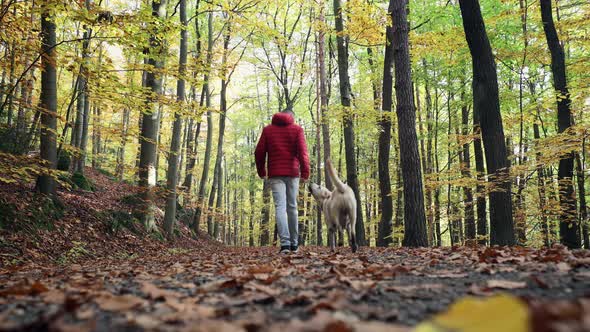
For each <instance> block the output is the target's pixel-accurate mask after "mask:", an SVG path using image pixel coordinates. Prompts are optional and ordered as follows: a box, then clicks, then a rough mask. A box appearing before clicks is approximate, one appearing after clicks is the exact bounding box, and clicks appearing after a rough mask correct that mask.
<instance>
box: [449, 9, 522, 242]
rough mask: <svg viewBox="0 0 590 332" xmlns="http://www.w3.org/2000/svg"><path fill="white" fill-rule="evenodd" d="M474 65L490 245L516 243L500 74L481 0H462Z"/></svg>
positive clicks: (463, 15) (474, 87)
mask: <svg viewBox="0 0 590 332" xmlns="http://www.w3.org/2000/svg"><path fill="white" fill-rule="evenodd" d="M459 5H460V7H461V16H462V17H463V30H464V31H465V37H466V39H467V44H468V45H469V51H470V53H471V58H472V66H473V83H472V88H473V110H474V112H478V114H479V116H480V126H481V133H482V138H483V145H484V148H485V156H486V166H487V171H488V174H489V178H488V181H490V182H493V183H494V182H495V186H497V188H498V189H496V190H494V191H493V192H491V193H490V244H492V245H496V244H497V245H514V244H515V242H516V241H515V237H514V221H513V219H512V200H511V198H510V187H511V183H510V180H509V179H508V173H509V166H510V165H509V163H508V158H507V151H506V142H505V139H504V127H503V125H502V115H501V114H500V99H499V92H498V75H497V73H496V62H495V60H494V55H493V53H492V47H491V45H490V41H489V39H488V35H487V33H486V28H485V24H484V21H483V17H482V15H481V8H480V6H479V1H478V0H459Z"/></svg>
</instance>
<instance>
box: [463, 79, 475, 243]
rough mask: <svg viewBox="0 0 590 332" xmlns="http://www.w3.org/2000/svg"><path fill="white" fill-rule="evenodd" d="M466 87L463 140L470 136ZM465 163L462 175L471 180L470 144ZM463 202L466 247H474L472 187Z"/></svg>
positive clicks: (465, 189)
mask: <svg viewBox="0 0 590 332" xmlns="http://www.w3.org/2000/svg"><path fill="white" fill-rule="evenodd" d="M464 87H465V85H463V88H462V90H461V101H462V102H463V106H462V107H461V120H462V121H461V123H462V126H461V129H462V134H463V138H464V139H465V137H467V135H469V108H468V107H467V104H466V103H465V90H464ZM462 153H463V162H462V163H461V175H462V176H463V177H464V178H466V179H470V178H471V155H470V153H469V143H465V144H463V151H462ZM463 201H464V204H465V205H464V210H465V239H466V242H465V245H468V246H473V245H475V244H476V243H477V242H476V241H475V238H476V228H475V214H474V211H473V191H472V188H471V187H470V186H468V185H467V186H464V187H463Z"/></svg>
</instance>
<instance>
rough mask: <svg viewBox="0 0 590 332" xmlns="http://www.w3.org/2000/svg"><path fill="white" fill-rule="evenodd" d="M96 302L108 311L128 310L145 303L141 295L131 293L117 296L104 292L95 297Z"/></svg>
mask: <svg viewBox="0 0 590 332" xmlns="http://www.w3.org/2000/svg"><path fill="white" fill-rule="evenodd" d="M94 301H95V302H96V304H98V306H99V307H100V308H101V309H102V310H106V311H126V310H130V309H134V308H137V307H140V306H142V305H143V304H144V303H145V300H143V299H142V298H140V297H137V296H135V295H131V294H125V295H121V296H116V295H112V294H103V295H101V296H99V297H97V298H95V299H94Z"/></svg>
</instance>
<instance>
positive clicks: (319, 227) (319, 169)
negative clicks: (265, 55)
mask: <svg viewBox="0 0 590 332" xmlns="http://www.w3.org/2000/svg"><path fill="white" fill-rule="evenodd" d="M321 8H323V5H322V7H321ZM320 12H322V9H320ZM320 17H322V15H320ZM322 18H323V17H322ZM320 22H323V21H320ZM320 33H322V32H320ZM317 38H318V39H319V37H317ZM322 38H323V36H322ZM322 43H323V41H322ZM322 47H323V45H322ZM323 52H324V50H323V49H322V50H321V56H322V59H321V61H324V59H323V56H324V54H323ZM319 54H320V45H319V40H318V41H317V43H316V67H317V68H316V85H317V88H316V93H317V100H318V102H317V104H316V105H317V108H316V115H315V118H316V119H317V121H316V123H315V146H314V149H315V151H314V152H315V156H316V183H318V184H321V183H322V150H321V143H322V142H321V126H322V124H321V122H322V111H323V110H322V107H323V105H322V101H321V100H322V92H323V93H325V91H322V86H321V85H322V84H323V83H321V80H322V79H325V77H323V76H322V72H321V69H322V68H320V67H321V64H320V55H319ZM324 70H325V69H324ZM324 75H325V73H324ZM324 88H325V87H324ZM310 112H311V110H310ZM324 143H325V142H324ZM328 144H329V143H328ZM328 149H329V147H328ZM326 181H329V180H328V179H326ZM313 206H314V209H315V212H316V217H315V219H316V225H315V226H316V227H315V233H316V245H318V246H321V245H323V241H322V210H321V207H320V206H319V204H314V205H313ZM308 224H310V223H308ZM310 237H311V236H310Z"/></svg>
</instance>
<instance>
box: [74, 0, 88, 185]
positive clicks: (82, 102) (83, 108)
mask: <svg viewBox="0 0 590 332" xmlns="http://www.w3.org/2000/svg"><path fill="white" fill-rule="evenodd" d="M91 5H92V1H91V0H85V6H86V9H87V10H88V9H90V7H91ZM91 35H92V29H91V28H90V27H89V26H85V27H84V36H83V39H84V40H83V42H82V64H81V65H80V80H79V82H78V83H79V84H80V85H79V88H78V91H79V95H78V111H77V113H76V127H75V133H76V137H75V145H74V146H75V147H76V148H77V149H78V151H77V152H76V154H75V155H74V156H75V158H74V160H73V164H72V171H73V172H78V173H82V174H84V166H85V164H86V163H85V161H86V146H87V145H88V123H89V120H90V99H89V95H88V66H89V61H90V60H89V59H90V53H89V48H90V38H91Z"/></svg>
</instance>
